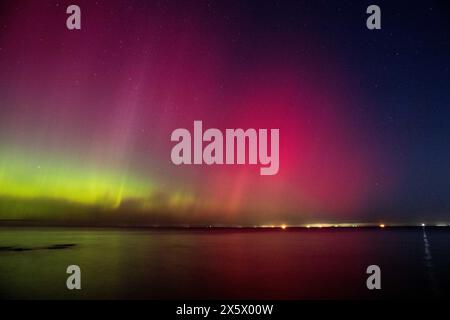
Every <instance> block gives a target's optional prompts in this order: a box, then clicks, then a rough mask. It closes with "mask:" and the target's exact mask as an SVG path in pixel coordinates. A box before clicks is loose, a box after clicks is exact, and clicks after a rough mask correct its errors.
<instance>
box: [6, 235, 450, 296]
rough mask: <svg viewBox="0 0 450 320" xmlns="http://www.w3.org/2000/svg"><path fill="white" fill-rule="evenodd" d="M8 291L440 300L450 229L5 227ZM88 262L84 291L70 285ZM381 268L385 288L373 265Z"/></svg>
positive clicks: (446, 282)
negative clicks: (377, 284)
mask: <svg viewBox="0 0 450 320" xmlns="http://www.w3.org/2000/svg"><path fill="white" fill-rule="evenodd" d="M0 247H1V249H0V297H1V298H8V299H11V298H25V299H55V298H57V299H153V298H158V299H161V298H173V299H175V298H181V299H196V298H206V299H216V298H217V299H219V298H220V299H233V298H234V299H241V298H244V299H315V298H331V299H344V298H357V299H358V298H407V297H410V298H415V297H424V298H432V297H438V296H442V295H448V294H449V292H450V255H449V252H450V250H449V249H450V230H449V229H443V228H441V229H429V228H426V230H425V232H424V230H422V229H421V228H417V229H389V228H386V229H320V230H311V229H309V230H308V229H305V230H286V231H282V230H276V231H251V230H203V231H202V230H155V229H142V230H136V229H60V228H49V229H42V228H38V229H36V228H33V229H31V228H30V229H18V228H1V229H0ZM72 264H76V265H78V266H80V268H81V272H82V273H81V277H82V290H80V291H76V290H75V291H69V290H67V289H66V278H67V276H68V275H67V274H66V268H67V266H68V265H72ZM372 264H376V265H379V266H380V267H381V272H382V276H381V286H382V289H381V290H378V291H369V290H367V288H366V278H367V275H366V273H365V271H366V268H367V266H369V265H372Z"/></svg>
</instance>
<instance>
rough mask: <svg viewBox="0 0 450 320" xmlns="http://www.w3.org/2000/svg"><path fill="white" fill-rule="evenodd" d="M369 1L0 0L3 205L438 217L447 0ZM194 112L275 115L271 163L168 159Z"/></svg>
mask: <svg viewBox="0 0 450 320" xmlns="http://www.w3.org/2000/svg"><path fill="white" fill-rule="evenodd" d="M73 3H76V4H78V5H79V6H80V7H81V12H82V28H81V30H76V31H69V30H67V28H66V27H65V21H66V18H67V14H66V12H65V10H66V8H67V6H68V5H70V4H73ZM379 5H380V6H381V8H382V12H383V28H382V30H377V31H369V30H367V28H365V19H366V14H365V8H366V6H367V5H366V4H365V3H362V4H358V5H356V4H354V2H351V1H320V3H319V1H318V2H317V3H316V2H315V1H311V2H305V3H303V2H301V1H298V2H289V1H286V2H281V1H267V2H264V3H261V2H259V1H192V2H189V1H138V0H129V1H106V0H105V1H100V0H99V1H85V0H77V1H56V0H55V1H45V2H41V1H32V0H30V1H25V0H18V1H12V0H6V1H2V3H1V4H0V210H1V211H0V219H19V220H20V219H38V220H39V219H44V220H45V219H58V217H59V218H60V219H63V220H65V219H76V217H77V212H78V211H77V210H78V208H81V207H82V209H79V210H88V211H87V212H88V213H87V215H88V217H89V219H91V220H90V221H92V222H93V223H95V222H98V221H99V220H101V219H105V221H108V219H119V218H120V219H119V220H120V221H122V222H123V221H125V222H127V223H130V224H133V223H138V224H140V223H142V224H145V223H151V224H162V225H164V224H172V223H174V224H190V223H200V224H210V223H212V224H214V223H225V224H232V225H238V224H250V225H256V224H258V225H260V224H272V223H276V224H281V223H285V224H301V223H312V222H321V221H323V222H336V223H337V222H339V223H341V222H342V223H344V222H352V221H360V222H379V221H385V222H403V223H416V222H422V221H430V222H448V221H450V188H449V181H450V164H449V163H450V162H449V160H450V126H449V125H448V119H449V118H450V71H449V67H450V59H449V58H450V36H449V19H448V14H449V10H448V7H447V6H446V5H445V4H443V3H442V2H439V1H430V2H428V3H426V4H425V3H423V4H418V5H416V6H414V7H413V8H409V9H405V10H402V7H401V6H400V5H395V6H394V5H393V4H389V2H386V3H385V2H383V1H382V2H380V3H379ZM418 21H420V24H419V23H418ZM421 26H427V27H426V28H422V27H421ZM195 120H202V121H203V123H204V125H205V126H206V127H208V128H219V129H221V130H225V128H244V129H245V128H267V129H271V128H279V129H280V156H279V158H280V170H279V172H278V174H277V175H274V176H260V175H259V167H255V166H249V165H232V166H215V165H213V166H206V165H201V166H176V165H174V164H173V163H172V162H171V160H170V152H171V148H172V147H173V143H172V142H171V141H170V134H171V132H172V131H173V130H174V129H176V128H186V127H191V126H192V123H193V122H194V121H195ZM42 202H45V210H42V205H37V204H36V203H42ZM61 203H64V207H65V208H66V207H73V208H75V209H74V210H68V211H67V212H69V213H70V214H68V213H67V212H66V213H64V212H60V211H61V207H60V204H61ZM20 204H23V205H20ZM24 206H25V207H26V209H24ZM52 207H54V208H56V209H54V210H53V209H52ZM86 208H88V209H86ZM25 212H26V213H25ZM50 212H51V213H50ZM83 217H85V215H84V214H83Z"/></svg>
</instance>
